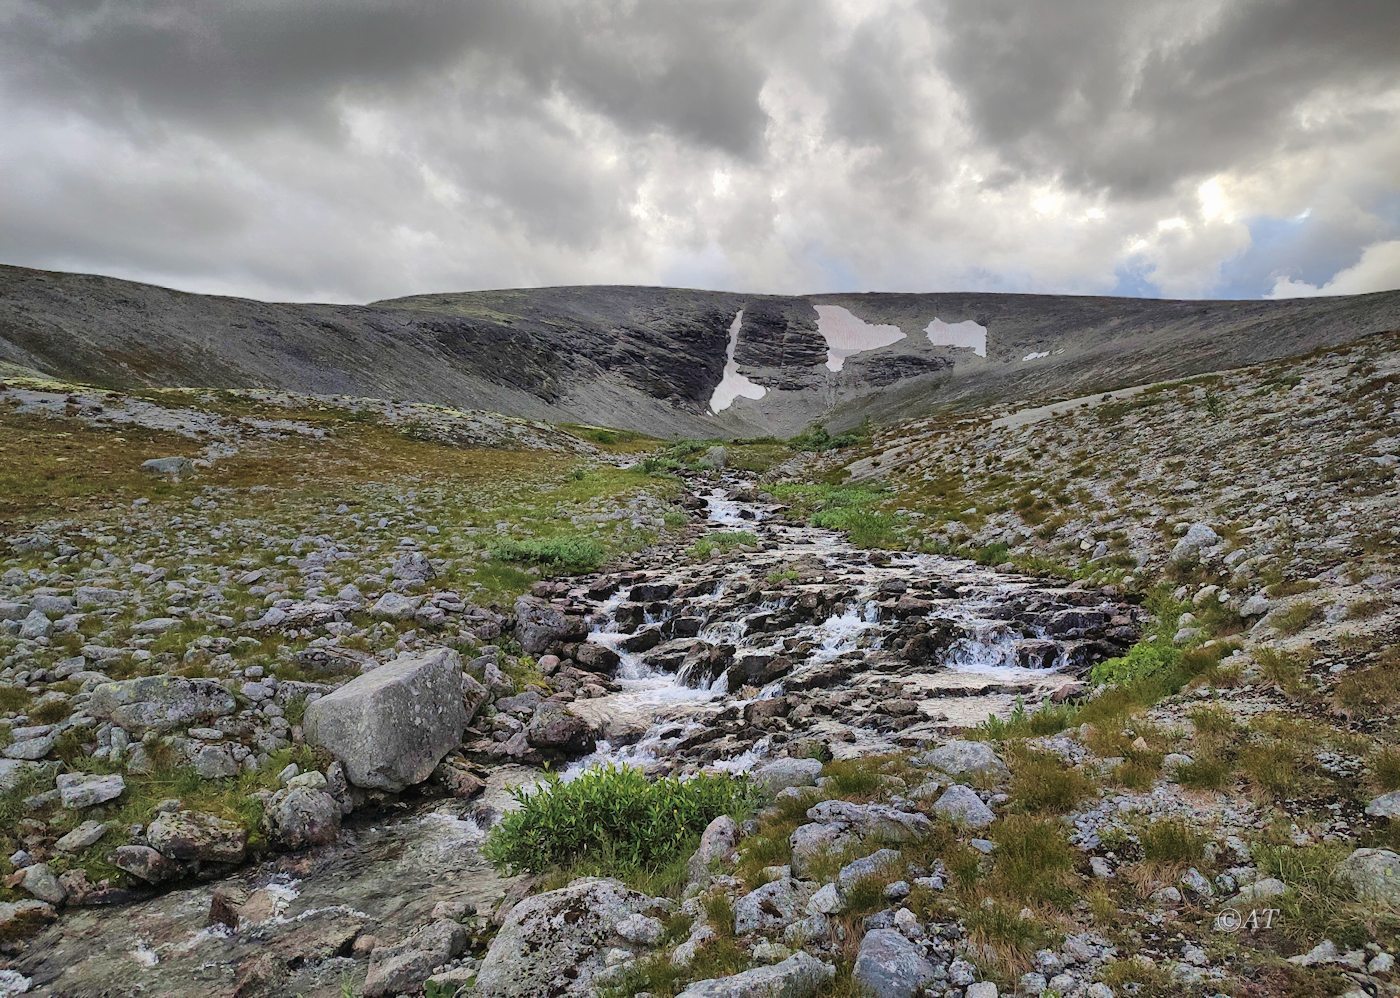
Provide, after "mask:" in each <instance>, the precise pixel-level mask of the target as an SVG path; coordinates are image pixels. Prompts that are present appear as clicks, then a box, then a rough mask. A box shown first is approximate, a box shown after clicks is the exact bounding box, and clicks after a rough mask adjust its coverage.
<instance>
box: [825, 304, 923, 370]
mask: <svg viewBox="0 0 1400 998" xmlns="http://www.w3.org/2000/svg"><path fill="white" fill-rule="evenodd" d="M816 309H817V332H819V333H821V336H822V339H824V340H826V367H827V370H829V371H839V370H841V368H842V366H843V365H844V364H845V363H846V358H847V357H849V356H851V355H852V354H857V353H863V352H864V351H866V350H875V349H877V348H879V347H887V346H889V345H890V344H891V343H897V342H898V341H900V340H902V339H904V333H903V332H902V331H901V330H900V328H899V327H898V326H877V325H872V324H870V323H868V322H866V321H865V320H863V319H860V318H858V317H857V316H854V315H852V314H851V312H850V310H848V309H844V308H842V307H841V306H840V305H817V306H816Z"/></svg>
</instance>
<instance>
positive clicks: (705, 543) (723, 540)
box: [689, 530, 758, 558]
mask: <svg viewBox="0 0 1400 998" xmlns="http://www.w3.org/2000/svg"><path fill="white" fill-rule="evenodd" d="M757 546H758V536H757V535H756V534H752V533H749V532H748V531H747V530H724V531H719V532H716V533H712V534H706V535H705V536H704V537H702V538H700V539H699V540H698V541H696V542H695V543H694V544H692V545H691V546H690V551H689V554H690V556H691V557H692V558H708V557H710V555H712V554H714V553H715V552H716V551H721V552H729V551H733V550H734V549H735V548H743V547H757Z"/></svg>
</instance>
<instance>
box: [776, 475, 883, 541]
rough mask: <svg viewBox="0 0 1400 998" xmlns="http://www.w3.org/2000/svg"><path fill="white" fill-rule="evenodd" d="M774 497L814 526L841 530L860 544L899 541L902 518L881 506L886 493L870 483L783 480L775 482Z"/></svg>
mask: <svg viewBox="0 0 1400 998" xmlns="http://www.w3.org/2000/svg"><path fill="white" fill-rule="evenodd" d="M768 491H769V492H770V493H772V495H773V497H774V498H776V499H778V500H780V501H781V502H785V503H787V504H788V505H789V506H791V507H792V509H793V511H794V512H795V513H797V514H798V515H799V516H802V517H804V518H805V519H806V520H807V522H808V523H810V524H811V525H812V526H814V527H825V528H827V529H828V530H839V531H842V532H843V533H845V534H846V535H847V536H848V537H849V538H850V540H851V543H852V544H855V545H856V546H857V547H867V548H887V547H894V546H896V545H898V544H899V526H900V523H899V520H898V519H897V518H896V516H895V515H894V514H892V513H889V512H886V511H885V510H884V509H882V508H881V504H882V503H883V502H884V501H885V500H886V499H887V498H888V496H887V495H886V493H885V492H884V491H883V490H881V489H877V488H873V487H871V486H868V485H831V484H826V483H818V484H800V485H794V484H783V485H774V486H771V487H770V488H769V489H768Z"/></svg>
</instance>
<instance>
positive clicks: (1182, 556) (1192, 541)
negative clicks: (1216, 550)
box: [1171, 523, 1220, 562]
mask: <svg viewBox="0 0 1400 998" xmlns="http://www.w3.org/2000/svg"><path fill="white" fill-rule="evenodd" d="M1219 543H1220V535H1219V534H1217V533H1216V532H1215V531H1214V530H1212V529H1211V527H1210V524H1207V523H1193V524H1191V526H1190V527H1188V528H1187V530H1186V533H1185V535H1183V536H1182V538H1181V540H1179V541H1177V542H1176V546H1175V547H1173V548H1172V553H1171V560H1172V561H1175V562H1182V561H1190V560H1192V559H1193V558H1199V557H1200V556H1201V553H1202V552H1204V551H1206V550H1207V549H1209V548H1213V547H1215V545H1217V544H1219Z"/></svg>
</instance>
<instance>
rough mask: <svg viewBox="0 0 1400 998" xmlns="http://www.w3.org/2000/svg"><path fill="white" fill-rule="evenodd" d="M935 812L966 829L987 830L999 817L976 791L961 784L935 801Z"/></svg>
mask: <svg viewBox="0 0 1400 998" xmlns="http://www.w3.org/2000/svg"><path fill="white" fill-rule="evenodd" d="M933 811H934V813H935V814H937V815H940V816H941V817H944V818H947V819H948V820H949V821H951V822H952V823H953V824H955V825H961V826H962V827H964V828H986V827H987V826H988V825H990V824H991V823H992V822H993V821H995V820H996V817H997V816H996V813H995V812H993V811H992V809H991V808H989V807H988V806H987V805H986V804H985V803H983V802H982V798H981V797H978V796H977V794H976V792H975V791H973V790H971V789H970V788H968V787H965V786H963V785H962V784H960V783H954V784H953V785H952V786H951V787H949V788H948V789H947V790H945V791H943V796H942V797H940V798H938V800H936V801H934V803H933Z"/></svg>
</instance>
